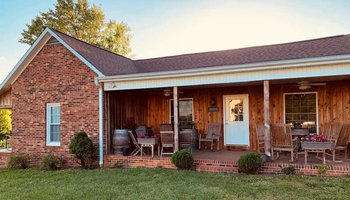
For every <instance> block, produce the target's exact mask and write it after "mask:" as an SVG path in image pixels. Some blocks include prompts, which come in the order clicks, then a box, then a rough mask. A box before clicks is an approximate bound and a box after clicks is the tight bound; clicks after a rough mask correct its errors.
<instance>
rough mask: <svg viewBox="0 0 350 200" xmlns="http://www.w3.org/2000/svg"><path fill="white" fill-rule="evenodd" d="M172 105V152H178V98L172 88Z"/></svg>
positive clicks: (174, 89)
mask: <svg viewBox="0 0 350 200" xmlns="http://www.w3.org/2000/svg"><path fill="white" fill-rule="evenodd" d="M173 99H174V100H173V103H174V142H175V147H174V151H175V152H176V151H178V150H179V96H178V89H177V87H174V88H173Z"/></svg>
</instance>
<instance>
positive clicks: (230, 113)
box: [224, 94, 249, 146]
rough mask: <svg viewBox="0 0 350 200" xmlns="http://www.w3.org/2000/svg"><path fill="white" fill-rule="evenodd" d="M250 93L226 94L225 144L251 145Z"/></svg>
mask: <svg viewBox="0 0 350 200" xmlns="http://www.w3.org/2000/svg"><path fill="white" fill-rule="evenodd" d="M248 101H249V98H248V94H240V95H229V96H224V143H225V145H243V146H249V102H248Z"/></svg>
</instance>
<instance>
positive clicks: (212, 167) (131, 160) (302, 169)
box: [104, 155, 350, 176]
mask: <svg viewBox="0 0 350 200" xmlns="http://www.w3.org/2000/svg"><path fill="white" fill-rule="evenodd" d="M104 161H105V163H104V167H118V165H120V166H122V167H126V168H135V167H146V168H156V167H163V168H167V169H175V168H176V167H175V166H174V164H172V162H171V160H170V157H154V158H152V157H149V156H144V157H141V156H121V155H105V156H104ZM194 165H195V170H196V171H203V172H224V173H238V165H237V162H236V161H222V160H209V159H195V160H194ZM288 166H294V167H295V169H296V171H295V172H296V174H299V175H312V176H318V175H319V172H318V171H317V169H316V167H315V166H314V165H304V164H291V163H265V164H264V165H263V167H262V169H260V170H259V173H261V174H282V172H281V169H282V168H283V167H288ZM327 168H328V171H327V173H326V174H325V176H349V175H350V167H349V166H348V165H339V166H332V165H328V166H327Z"/></svg>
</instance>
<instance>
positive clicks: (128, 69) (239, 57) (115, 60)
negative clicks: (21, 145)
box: [55, 31, 350, 76]
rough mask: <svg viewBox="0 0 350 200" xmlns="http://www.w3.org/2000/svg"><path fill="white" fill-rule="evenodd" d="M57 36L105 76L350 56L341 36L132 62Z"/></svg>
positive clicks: (349, 39)
mask: <svg viewBox="0 0 350 200" xmlns="http://www.w3.org/2000/svg"><path fill="white" fill-rule="evenodd" d="M55 33H56V34H57V35H58V36H59V37H60V38H61V39H63V40H64V41H65V42H66V43H68V44H69V45H70V46H71V47H72V48H73V49H75V50H76V51H77V52H78V53H79V54H80V55H82V56H83V57H84V58H85V59H86V60H88V61H89V62H90V63H91V64H93V65H94V66H95V67H96V68H97V69H99V70H100V71H101V72H102V73H103V74H104V75H106V76H111V75H121V74H134V73H146V72H161V71H174V70H184V69H196V68H204V67H214V66H225V65H239V64H249V63H260V62H267V61H280V60H292V59H303V58H316V57H325V56H336V55H346V54H350V35H338V36H332V37H326V38H318V39H313V40H305V41H298V42H291V43H284V44H275V45H267V46H257V47H248V48H240V49H232V50H223V51H212V52H203V53H193V54H185V55H177V56H168V57H160V58H151V59H141V60H131V59H129V58H126V57H123V56H120V55H117V54H114V53H111V52H109V51H107V50H104V49H101V48H99V47H96V46H93V45H91V44H88V43H85V42H82V41H80V40H77V39H75V38H73V37H70V36H68V35H66V34H63V33H61V32H58V31H55Z"/></svg>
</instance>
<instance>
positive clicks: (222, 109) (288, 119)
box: [104, 76, 350, 166]
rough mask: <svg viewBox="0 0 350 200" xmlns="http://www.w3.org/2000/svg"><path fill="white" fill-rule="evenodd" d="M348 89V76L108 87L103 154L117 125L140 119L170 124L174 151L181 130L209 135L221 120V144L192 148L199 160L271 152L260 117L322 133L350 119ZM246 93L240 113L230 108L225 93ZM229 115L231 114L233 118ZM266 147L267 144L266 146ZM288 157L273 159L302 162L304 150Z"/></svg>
mask: <svg viewBox="0 0 350 200" xmlns="http://www.w3.org/2000/svg"><path fill="white" fill-rule="evenodd" d="M302 81H307V82H308V83H311V84H310V86H308V87H307V88H301V87H300V82H302ZM312 83H317V84H312ZM349 91H350V76H330V77H314V78H302V79H301V78H296V79H283V80H271V81H251V82H244V83H229V84H210V85H200V86H181V87H164V88H152V89H134V90H118V91H116V90H110V91H105V92H104V107H105V113H104V114H105V115H104V118H105V120H104V122H105V123H104V130H105V137H104V140H105V154H107V155H113V154H114V149H113V131H114V130H115V129H135V128H136V127H137V126H139V125H145V126H147V127H148V128H149V129H150V130H152V132H153V134H154V135H156V136H157V137H160V125H161V124H172V125H173V127H174V137H175V139H174V143H175V146H176V147H177V149H176V147H175V148H174V151H176V150H178V149H179V143H180V141H179V133H180V132H181V130H183V129H189V128H193V129H195V130H196V131H197V132H198V134H201V135H202V134H203V136H204V137H205V134H206V133H207V132H208V125H209V124H210V123H219V124H221V127H222V128H221V131H220V136H219V138H220V139H219V142H218V143H214V149H217V147H218V149H219V150H215V151H214V152H213V151H211V150H210V144H209V143H204V144H202V145H201V147H202V149H201V150H198V149H194V150H193V155H194V158H195V159H196V160H197V161H198V162H201V161H200V160H212V161H223V162H224V161H228V162H237V160H238V159H239V156H240V155H242V154H246V153H249V152H251V151H260V152H262V153H263V154H268V153H269V148H270V147H269V145H270V143H269V142H268V144H267V146H266V141H268V140H269V139H270V135H269V134H266V135H265V136H264V141H265V142H264V143H265V144H264V146H261V145H260V149H259V145H258V144H259V138H258V136H257V132H256V124H257V123H264V124H265V125H266V129H267V133H268V132H269V130H268V128H269V125H274V124H291V125H292V128H298V129H308V131H309V132H312V133H316V134H317V133H318V134H321V132H322V130H323V128H324V125H325V124H327V123H341V124H346V123H350V113H349V105H350V104H349V102H350V92H349ZM242 95H246V96H247V101H243V102H241V103H242V104H246V107H244V105H240V104H239V106H241V108H243V110H241V111H239V113H237V112H235V110H234V108H235V107H231V108H230V105H229V104H227V101H226V100H227V99H226V98H227V97H234V98H236V97H238V98H241V97H242ZM305 96H307V98H309V100H305V102H306V103H305V102H304V104H303V105H300V106H299V107H298V108H296V109H297V110H299V111H295V110H293V109H292V110H291V107H293V105H292V104H295V102H294V101H293V98H299V97H300V98H303V97H305ZM174 100H175V101H174ZM176 100H177V101H176ZM231 100H232V99H231ZM233 100H234V99H233ZM299 100H300V99H299ZM299 100H298V101H299ZM300 101H301V100H300ZM225 104H226V105H225ZM175 107H177V108H178V109H177V110H178V112H176V109H174V108H175ZM236 108H237V105H236ZM230 115H233V118H232V119H230ZM241 118H243V119H241ZM230 120H232V121H234V122H237V121H243V122H246V123H247V130H248V131H246V132H244V129H241V130H240V132H239V133H236V131H235V130H234V129H233V130H231V129H228V128H227V127H225V126H227V124H229V123H230V122H228V121H230ZM293 126H295V127H293ZM176 127H177V128H176ZM232 133H236V135H232ZM230 137H231V138H230ZM241 138H246V139H248V140H242V139H241ZM236 139H238V140H237V141H236ZM217 145H218V146H217ZM266 149H268V151H267V152H266V151H265V150H266ZM155 155H157V153H155ZM270 155H271V154H270ZM146 156H150V154H148V155H146ZM289 158H290V156H289V155H287V154H284V153H282V154H281V156H280V158H279V159H278V160H276V161H271V162H270V163H271V164H281V163H284V164H287V165H288V164H296V165H301V164H303V163H304V157H303V156H299V158H298V159H297V160H296V161H295V162H293V163H290V161H289ZM165 159H169V157H165ZM308 164H310V165H317V164H322V162H321V161H320V160H318V159H316V158H315V156H314V155H311V156H310V158H309V160H308ZM327 164H330V165H332V166H350V165H349V164H350V163H349V162H348V161H346V160H345V161H344V162H342V163H341V164H339V163H327Z"/></svg>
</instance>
